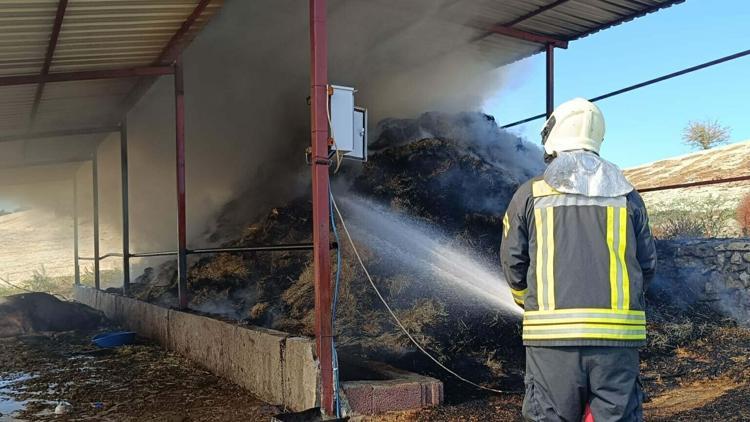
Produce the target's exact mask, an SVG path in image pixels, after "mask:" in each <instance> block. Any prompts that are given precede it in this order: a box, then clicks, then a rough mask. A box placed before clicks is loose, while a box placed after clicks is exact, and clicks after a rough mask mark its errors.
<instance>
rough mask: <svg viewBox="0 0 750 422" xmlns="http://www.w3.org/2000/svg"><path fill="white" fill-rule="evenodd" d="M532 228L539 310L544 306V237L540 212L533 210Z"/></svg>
mask: <svg viewBox="0 0 750 422" xmlns="http://www.w3.org/2000/svg"><path fill="white" fill-rule="evenodd" d="M534 226H535V227H536V296H537V300H538V301H539V303H538V305H539V309H545V308H546V307H545V306H544V295H543V292H544V289H543V286H542V284H543V283H542V280H543V274H542V271H543V270H544V250H543V247H544V237H543V234H542V230H543V227H542V210H540V209H535V210H534Z"/></svg>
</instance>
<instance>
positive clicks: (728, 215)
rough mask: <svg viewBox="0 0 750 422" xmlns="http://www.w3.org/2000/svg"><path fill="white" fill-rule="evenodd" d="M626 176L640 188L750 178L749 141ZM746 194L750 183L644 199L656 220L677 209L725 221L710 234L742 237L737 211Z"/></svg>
mask: <svg viewBox="0 0 750 422" xmlns="http://www.w3.org/2000/svg"><path fill="white" fill-rule="evenodd" d="M625 175H626V176H627V177H628V179H629V180H630V181H631V183H633V184H634V185H635V186H636V187H638V188H641V189H642V188H649V187H655V186H664V185H673V184H679V183H689V182H698V181H703V180H715V179H724V178H729V177H736V176H743V175H750V140H748V141H744V142H737V143H734V144H731V145H726V146H723V147H718V148H712V149H709V150H705V151H699V152H694V153H692V154H686V155H682V156H678V157H673V158H669V159H666V160H660V161H655V162H653V163H648V164H644V165H641V166H638V167H633V168H629V169H626V170H625ZM747 194H750V181H747V182H736V183H725V184H717V185H708V186H697V187H691V188H683V189H672V190H665V191H656V192H648V193H645V194H644V195H643V197H644V200H645V201H646V204H647V206H648V207H649V211H650V212H651V213H652V214H654V215H656V216H657V217H658V216H659V214H660V213H665V212H675V210H677V211H683V212H693V213H698V214H702V215H696V216H695V217H696V218H710V219H722V220H725V223H723V224H722V225H723V226H724V227H723V228H722V229H721V230H718V232H717V233H707V234H708V235H712V236H726V237H732V236H736V235H738V234H739V226H738V225H737V223H736V221H734V218H733V216H734V211H735V209H736V208H737V205H738V203H739V201H740V200H741V199H742V198H743V197H744V196H745V195H747Z"/></svg>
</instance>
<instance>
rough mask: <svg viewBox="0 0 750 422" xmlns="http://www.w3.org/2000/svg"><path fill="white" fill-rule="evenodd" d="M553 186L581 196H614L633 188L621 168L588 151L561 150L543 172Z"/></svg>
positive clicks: (545, 178)
mask: <svg viewBox="0 0 750 422" xmlns="http://www.w3.org/2000/svg"><path fill="white" fill-rule="evenodd" d="M544 181H545V182H547V183H548V184H549V185H550V186H552V187H553V188H554V189H555V190H557V191H559V192H562V193H571V194H577V195H584V196H602V197H608V198H613V197H617V196H623V195H627V194H628V193H630V191H632V190H633V185H631V184H630V182H628V180H627V179H626V178H625V175H623V174H622V171H620V169H619V168H618V167H617V166H616V165H614V164H612V163H610V162H609V161H607V160H605V159H603V158H601V157H599V156H598V155H596V154H594V153H593V152H589V151H583V150H578V151H566V152H560V153H558V155H557V158H555V159H554V160H552V162H551V163H550V164H549V166H548V167H547V170H546V171H545V172H544Z"/></svg>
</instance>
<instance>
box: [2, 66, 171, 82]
mask: <svg viewBox="0 0 750 422" xmlns="http://www.w3.org/2000/svg"><path fill="white" fill-rule="evenodd" d="M173 73H174V68H173V67H172V66H146V67H133V68H127V69H109V70H88V71H81V72H62V73H49V74H47V75H23V76H2V77H0V86H11V85H28V84H36V83H42V82H44V83H47V82H69V81H88V80H95V79H120V78H134V77H140V76H162V75H171V74H173Z"/></svg>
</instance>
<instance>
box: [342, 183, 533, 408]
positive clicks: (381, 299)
mask: <svg viewBox="0 0 750 422" xmlns="http://www.w3.org/2000/svg"><path fill="white" fill-rule="evenodd" d="M331 204H332V205H333V208H334V210H335V211H336V214H337V215H338V217H339V220H340V221H341V228H342V229H343V230H344V234H345V235H346V238H347V240H348V241H349V245H350V246H351V248H352V251H353V252H354V256H355V257H356V258H357V262H358V263H359V266H360V267H361V268H362V271H363V272H364V273H365V276H366V277H367V281H368V282H369V284H370V286H371V287H372V289H373V290H374V291H375V294H376V295H377V296H378V298H379V299H380V301H381V302H382V303H383V306H385V309H386V310H387V311H388V313H389V314H390V315H391V318H393V320H394V321H395V322H396V324H397V325H398V326H399V328H400V329H401V331H403V333H404V334H405V335H406V336H407V337H408V338H409V340H410V341H411V342H412V343H413V344H414V346H415V347H416V348H417V349H418V350H419V351H420V352H422V354H424V355H425V356H426V357H427V358H429V359H430V360H431V361H433V362H434V363H435V364H437V365H438V366H439V367H440V368H442V369H443V370H444V371H446V372H448V373H449V374H451V375H453V376H454V377H456V378H457V379H459V380H460V381H462V382H464V383H467V384H469V385H471V386H473V387H476V388H478V389H480V390H485V391H491V392H493V393H499V394H518V393H521V392H519V391H510V390H498V389H494V388H489V387H485V386H483V385H479V384H477V383H475V382H473V381H471V380H469V379H466V378H464V377H463V376H461V375H459V374H458V373H456V372H455V371H453V370H452V369H450V368H448V367H447V366H445V365H444V364H443V363H441V362H440V361H439V360H438V359H437V358H435V357H434V356H433V355H432V354H430V352H428V351H427V350H426V349H425V348H424V347H423V346H422V345H421V344H420V343H419V342H418V341H417V340H416V339H415V338H414V336H413V335H412V334H411V333H410V332H409V330H408V329H407V328H406V327H405V326H404V324H403V323H402V322H401V320H400V319H399V318H398V316H396V314H395V312H393V309H391V307H390V305H389V304H388V301H386V300H385V297H384V296H383V295H382V294H381V293H380V289H378V287H377V286H376V285H375V282H374V281H373V279H372V276H371V275H370V272H369V271H368V270H367V266H366V265H365V263H364V261H363V260H362V257H361V256H360V255H359V251H358V250H357V247H356V245H355V244H354V240H353V239H352V236H351V234H350V233H349V228H348V227H347V226H346V221H345V220H344V216H343V215H342V214H341V210H340V209H339V207H338V204H337V203H336V200H335V198H334V196H333V194H331Z"/></svg>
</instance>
